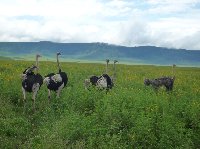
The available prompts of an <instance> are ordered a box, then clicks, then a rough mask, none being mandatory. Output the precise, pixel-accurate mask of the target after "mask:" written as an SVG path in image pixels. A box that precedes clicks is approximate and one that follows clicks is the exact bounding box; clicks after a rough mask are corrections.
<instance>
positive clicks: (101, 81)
mask: <svg viewBox="0 0 200 149" xmlns="http://www.w3.org/2000/svg"><path fill="white" fill-rule="evenodd" d="M116 62H118V61H117V60H115V61H114V75H113V77H110V76H109V75H108V74H107V73H108V63H109V59H107V60H106V73H105V74H103V75H101V76H100V77H97V76H91V77H90V78H89V79H85V82H84V84H85V88H86V89H87V88H88V87H89V86H90V84H92V85H94V86H97V87H98V88H99V89H107V90H109V89H111V88H112V87H113V86H114V80H115V77H116V72H115V70H116V67H115V64H116Z"/></svg>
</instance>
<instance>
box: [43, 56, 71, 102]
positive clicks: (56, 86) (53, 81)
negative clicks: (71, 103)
mask: <svg viewBox="0 0 200 149" xmlns="http://www.w3.org/2000/svg"><path fill="white" fill-rule="evenodd" d="M59 55H61V54H60V53H57V55H56V58H57V64H58V73H56V74H55V73H50V74H48V75H46V76H45V78H44V83H45V84H46V85H47V88H48V98H49V100H50V98H51V91H55V92H56V93H57V97H58V98H59V97H60V92H61V90H62V89H63V88H64V87H65V86H66V84H67V82H68V77H67V74H66V73H65V72H62V71H61V68H60V63H59V60H58V56H59Z"/></svg>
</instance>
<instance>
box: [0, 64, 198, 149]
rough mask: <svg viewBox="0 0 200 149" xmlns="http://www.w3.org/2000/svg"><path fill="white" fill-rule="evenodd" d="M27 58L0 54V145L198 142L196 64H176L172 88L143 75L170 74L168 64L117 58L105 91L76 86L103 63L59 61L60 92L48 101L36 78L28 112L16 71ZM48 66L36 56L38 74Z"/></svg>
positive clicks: (50, 66) (51, 66)
mask: <svg viewBox="0 0 200 149" xmlns="http://www.w3.org/2000/svg"><path fill="white" fill-rule="evenodd" d="M32 63H34V62H24V61H0V115H1V117H0V142H1V143H0V148H167V149H168V148H200V139H199V138H200V98H199V97H200V79H199V76H200V69H199V68H179V67H178V68H176V80H175V84H174V90H173V92H171V93H166V92H165V89H164V88H161V89H160V90H159V91H158V92H157V93H156V92H154V90H153V89H152V88H151V87H145V86H144V85H143V80H144V78H145V77H148V78H156V77H159V76H163V75H165V76H170V75H171V67H161V66H160V67H156V66H131V65H117V80H116V83H115V86H114V88H113V89H112V90H110V91H109V92H108V93H107V94H106V92H105V91H98V90H96V89H95V88H91V90H90V91H86V90H85V89H84V87H83V80H84V79H85V78H87V77H88V76H90V75H92V74H93V75H100V74H102V73H103V72H104V70H105V66H104V65H102V64H78V63H62V64H61V67H62V69H63V71H65V72H67V74H68V77H69V83H68V85H67V87H66V88H65V89H64V90H63V91H62V93H61V98H59V99H56V95H55V94H53V96H52V99H51V102H50V103H48V97H47V88H46V86H45V85H43V86H42V88H41V89H40V91H39V93H38V95H37V98H36V112H35V113H33V111H32V100H31V94H28V97H27V107H26V110H25V113H24V111H23V102H22V98H23V96H22V92H21V80H20V74H21V73H22V71H23V70H24V69H25V68H26V67H28V66H30V65H31V64H32ZM109 68H110V71H109V74H110V75H112V71H111V68H112V65H109ZM49 72H57V68H56V63H53V62H41V63H40V73H41V74H42V75H43V76H44V75H46V74H48V73H49Z"/></svg>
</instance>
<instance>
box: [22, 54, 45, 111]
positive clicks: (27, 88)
mask: <svg viewBox="0 0 200 149" xmlns="http://www.w3.org/2000/svg"><path fill="white" fill-rule="evenodd" d="M39 57H41V56H40V55H38V54H37V55H36V66H34V65H33V66H32V67H28V68H27V69H26V70H25V71H24V72H23V74H22V92H23V95H24V108H25V102H26V92H33V96H32V99H33V110H34V111H35V98H36V95H37V92H38V90H39V89H40V87H41V86H42V84H43V78H42V76H41V75H40V74H39V73H38V70H39V66H38V58H39ZM34 70H36V74H35V73H34V72H33V71H34Z"/></svg>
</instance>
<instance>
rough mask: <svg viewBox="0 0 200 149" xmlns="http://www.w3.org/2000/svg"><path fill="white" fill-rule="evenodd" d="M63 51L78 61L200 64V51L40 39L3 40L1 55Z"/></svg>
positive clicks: (19, 56) (49, 55) (19, 55)
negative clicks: (112, 60) (35, 40)
mask: <svg viewBox="0 0 200 149" xmlns="http://www.w3.org/2000/svg"><path fill="white" fill-rule="evenodd" d="M57 51H59V52H61V53H62V54H63V58H66V59H77V60H91V61H93V60H100V61H102V60H105V59H107V58H109V59H118V60H120V61H126V62H133V63H141V64H158V65H170V64H173V63H175V64H179V65H191V66H200V51H199V50H185V49H169V48H162V47H155V46H139V47H125V46H119V45H112V44H107V43H99V42H96V43H56V42H49V41H40V42H0V56H2V57H12V58H13V57H18V58H23V57H25V56H29V55H33V54H36V53H40V54H42V55H44V56H46V57H55V53H56V52H57Z"/></svg>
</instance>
